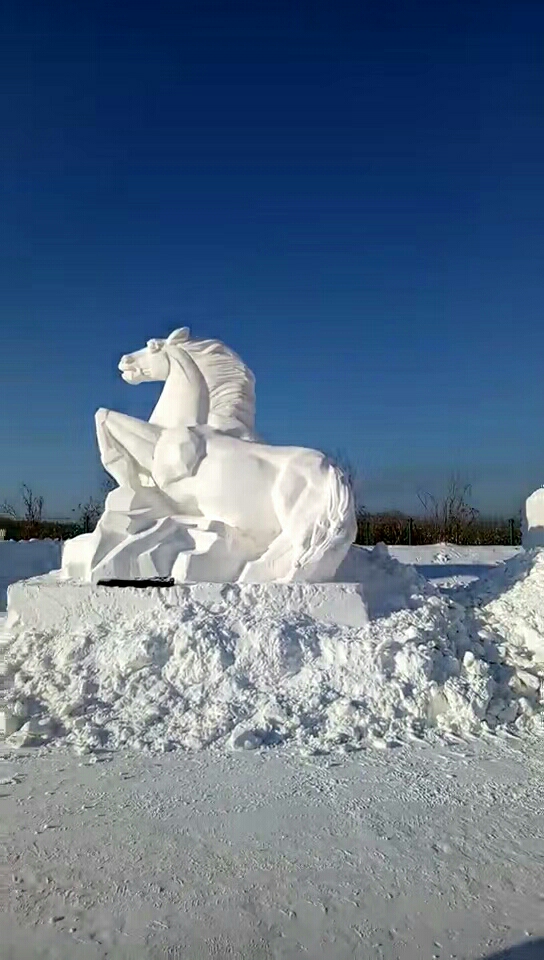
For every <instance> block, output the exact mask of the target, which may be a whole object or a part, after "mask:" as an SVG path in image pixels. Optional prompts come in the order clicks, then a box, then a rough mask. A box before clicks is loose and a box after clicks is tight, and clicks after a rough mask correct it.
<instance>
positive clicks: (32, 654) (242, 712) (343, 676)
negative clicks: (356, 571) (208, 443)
mask: <svg viewBox="0 0 544 960" xmlns="http://www.w3.org/2000/svg"><path fill="white" fill-rule="evenodd" d="M538 559H539V564H541V563H542V557H540V558H538ZM352 561H353V562H354V563H355V562H357V563H361V564H364V565H365V569H366V574H367V575H368V576H369V577H370V578H371V577H372V576H373V577H375V578H376V583H378V582H380V580H381V581H382V582H383V580H384V579H386V580H387V582H388V586H389V592H390V595H391V596H392V597H395V598H396V601H395V603H394V604H393V605H392V606H393V609H392V610H387V609H385V608H383V605H382V609H376V610H374V612H373V613H372V614H371V619H370V622H369V623H367V624H366V625H365V626H364V627H361V628H354V627H348V626H340V625H338V624H336V623H326V622H323V621H321V620H319V619H317V618H314V617H313V616H311V615H310V614H309V613H308V611H306V612H304V613H301V612H299V611H297V610H296V609H293V608H291V609H287V610H284V609H282V608H281V606H280V605H278V604H274V603H271V602H270V600H269V598H268V597H267V590H266V589H264V588H263V589H259V590H258V591H256V592H255V594H254V596H253V599H252V602H244V599H243V594H242V593H241V592H240V591H236V589H235V587H233V588H232V589H231V590H229V589H224V590H222V591H221V592H220V594H218V599H217V603H215V604H214V606H213V609H210V608H207V609H204V608H203V606H202V605H201V604H199V603H198V602H196V601H195V600H194V598H191V593H190V591H188V592H187V593H186V595H184V598H182V599H181V600H180V602H179V604H178V603H176V605H175V606H172V607H169V606H168V605H166V604H164V605H160V606H159V608H158V609H157V611H156V612H155V613H154V614H153V615H151V614H150V613H144V614H142V613H140V614H138V615H137V616H135V617H133V618H132V619H128V620H127V619H122V618H121V619H118V620H117V621H115V620H114V621H113V622H112V621H110V622H109V623H107V624H106V623H103V624H101V623H100V622H96V619H95V621H94V622H92V623H88V624H85V622H83V621H82V622H81V627H80V629H78V630H77V631H74V630H73V629H72V630H66V629H65V628H63V627H62V626H60V627H59V628H58V629H56V630H53V629H51V630H49V631H47V632H38V631H36V630H29V631H27V632H25V633H21V634H19V635H17V636H16V637H15V638H14V639H13V640H12V641H11V642H10V643H8V645H7V648H6V652H5V656H6V667H5V670H6V673H7V674H8V678H9V687H10V689H9V692H8V704H7V706H8V709H7V713H6V728H7V729H6V732H7V733H8V734H9V736H8V743H11V744H12V745H14V746H21V745H29V744H31V743H46V742H47V741H49V740H55V739H61V740H65V741H67V742H69V743H72V744H74V745H75V746H76V748H77V749H78V750H80V751H81V752H87V751H94V750H99V749H104V748H107V749H115V748H119V747H126V748H131V749H132V748H139V749H147V750H150V751H153V752H162V751H165V750H171V749H175V748H179V747H181V748H188V749H194V748H202V747H206V746H209V745H212V744H217V745H224V746H228V747H234V748H245V749H253V748H258V747H261V746H272V745H275V744H280V743H285V742H289V741H290V742H295V743H297V744H299V745H300V746H301V747H303V748H304V749H309V750H313V751H322V750H329V749H331V748H333V747H337V746H339V745H342V746H343V748H344V749H359V748H361V747H364V746H366V745H375V746H380V747H381V746H388V745H395V744H398V743H400V742H402V741H404V740H406V739H408V738H411V737H413V736H418V737H425V736H431V737H434V736H436V735H437V734H439V735H447V734H449V733H453V734H457V735H467V734H478V733H481V732H484V731H485V730H489V729H492V730H495V729H497V728H506V727H510V726H511V727H513V728H514V729H518V730H519V729H523V728H528V729H532V728H533V727H536V726H537V725H538V716H537V715H538V712H539V710H540V707H541V705H542V699H543V688H542V679H541V678H542V676H543V675H544V674H543V673H539V672H538V669H536V668H535V665H534V664H533V663H532V662H531V663H529V662H528V661H527V660H526V659H523V658H522V661H521V664H520V663H517V662H515V658H514V660H513V659H512V657H511V654H510V649H509V645H508V642H507V641H505V640H504V638H503V637H502V635H501V634H495V633H494V630H493V629H492V627H491V625H490V621H489V622H488V620H487V619H486V615H485V613H484V611H482V610H481V609H480V610H477V611H474V610H473V609H472V608H471V607H468V606H466V605H463V604H461V603H455V602H454V601H453V600H451V599H450V598H448V597H445V596H441V595H440V594H439V593H438V591H437V590H436V589H435V588H434V587H432V586H431V585H430V584H428V583H427V581H425V580H424V579H423V578H422V577H420V576H419V575H418V574H417V572H416V571H415V570H413V569H412V568H408V567H406V565H402V564H399V563H398V562H397V561H395V560H393V559H391V557H389V556H388V554H387V551H386V550H385V549H384V548H378V549H376V550H375V551H373V552H371V553H370V552H368V551H367V552H365V559H360V558H359V559H357V560H355V559H354V557H353V556H352ZM350 562H351V561H350ZM541 575H544V572H543V570H542V569H541V570H540V573H539V576H541ZM235 586H236V585H235ZM371 593H372V591H371ZM399 598H403V605H402V608H398V600H399ZM528 676H530V677H531V678H532V679H528Z"/></svg>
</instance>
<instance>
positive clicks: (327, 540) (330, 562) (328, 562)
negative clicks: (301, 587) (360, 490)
mask: <svg viewBox="0 0 544 960" xmlns="http://www.w3.org/2000/svg"><path fill="white" fill-rule="evenodd" d="M324 467H325V471H326V477H325V478H324V480H325V482H324V484H323V486H322V490H323V493H324V497H323V499H322V500H321V502H320V506H319V508H318V513H317V516H316V515H314V518H313V524H312V526H311V529H310V530H309V531H308V537H307V538H306V539H305V542H304V545H303V549H302V551H301V552H300V553H299V554H298V556H297V557H296V562H295V566H296V570H297V571H300V573H299V574H298V575H297V573H295V576H294V579H295V580H312V579H314V576H315V579H316V580H318V579H319V580H326V579H327V578H332V577H333V576H334V574H335V573H336V571H337V569H338V567H339V566H340V564H341V562H342V560H343V559H344V557H345V555H346V553H347V551H348V549H349V547H350V546H351V544H352V543H353V541H354V540H355V535H356V533H357V516H356V511H355V501H354V496H353V491H352V488H351V485H350V484H349V483H348V481H347V479H346V477H345V475H344V473H343V472H342V470H340V468H339V467H337V466H336V465H335V464H333V463H331V462H330V461H329V460H326V461H325V463H324ZM312 574H314V576H312Z"/></svg>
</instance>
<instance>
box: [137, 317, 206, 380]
mask: <svg viewBox="0 0 544 960" xmlns="http://www.w3.org/2000/svg"><path fill="white" fill-rule="evenodd" d="M190 336H191V334H190V331H189V328H188V327H180V328H179V330H174V332H173V333H171V334H170V336H169V337H168V338H167V339H166V340H156V339H154V340H148V341H147V343H146V345H145V347H143V348H142V349H141V350H136V351H135V352H134V353H126V354H125V355H124V356H122V357H121V359H120V361H119V370H120V371H121V376H122V377H123V380H124V381H125V382H126V383H131V384H136V383H144V382H151V381H163V380H166V379H167V378H168V374H169V373H170V362H171V358H170V356H169V348H171V347H176V346H181V345H182V344H185V343H187V341H188V340H189V339H190Z"/></svg>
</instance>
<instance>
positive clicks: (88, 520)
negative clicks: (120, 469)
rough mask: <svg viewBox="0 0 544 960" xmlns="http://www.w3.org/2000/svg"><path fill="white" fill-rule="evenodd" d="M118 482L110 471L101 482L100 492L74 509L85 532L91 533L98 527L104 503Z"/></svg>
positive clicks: (78, 523) (80, 527) (80, 526)
mask: <svg viewBox="0 0 544 960" xmlns="http://www.w3.org/2000/svg"><path fill="white" fill-rule="evenodd" d="M116 486H117V484H116V482H115V480H114V479H113V477H110V475H109V473H105V474H104V477H103V479H102V483H101V484H100V492H99V493H98V494H97V496H91V497H89V498H88V500H86V501H85V502H84V503H79V504H78V505H77V507H76V509H75V510H74V513H75V514H76V517H77V525H78V528H79V529H80V530H82V531H83V533H90V532H91V531H92V530H94V528H95V527H96V525H97V523H98V521H99V520H100V517H101V516H102V514H103V512H104V504H105V501H106V497H107V495H108V493H111V491H112V490H115V488H116Z"/></svg>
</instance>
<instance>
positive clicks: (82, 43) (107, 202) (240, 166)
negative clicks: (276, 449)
mask: <svg viewBox="0 0 544 960" xmlns="http://www.w3.org/2000/svg"><path fill="white" fill-rule="evenodd" d="M543 40H544V6H543V5H542V4H539V3H536V2H531V3H527V2H524V0H520V2H512V3H501V2H500V0H497V2H494V3H487V2H485V0H483V2H481V3H473V2H470V3H469V2H466V3H463V2H455V3H451V2H448V0H446V2H443V3H436V2H432V3H429V2H427V0H414V2H403V3H398V4H397V3H395V2H391V3H389V2H388V3H384V2H382V0H380V2H375V3H361V4H355V3H344V2H335V3H320V2H319V0H314V2H313V3H312V4H302V3H298V2H296V0H289V2H283V0H279V2H275V3H274V4H260V3H255V2H253V0H251V2H247V3H237V2H235V0H234V2H230V0H229V2H227V0H225V2H223V3H209V2H208V0H198V2H194V3H180V2H171V3H164V2H160V0H159V2H154V3H150V2H146V3H140V2H138V0H132V2H130V3H128V2H126V3H125V2H123V3H118V2H113V3H111V2H110V3H103V2H101V0H98V2H95V3H93V4H90V3H81V4H79V3H78V4H74V3H62V2H55V0H51V2H49V3H47V4H43V3H39V4H38V3H36V4H34V3H32V2H28V3H24V4H21V5H15V4H13V5H12V7H11V9H10V10H9V11H8V12H7V14H6V20H5V22H4V24H3V31H2V36H1V38H0V112H1V124H2V147H1V149H0V173H1V177H0V183H1V190H2V197H1V209H2V216H1V217H0V291H1V298H0V332H1V342H2V350H1V353H0V444H1V449H2V452H3V456H2V460H1V466H0V500H1V499H3V498H14V497H15V496H16V492H17V488H18V485H19V483H20V482H22V481H24V482H26V483H29V484H31V485H32V486H33V487H34V488H35V489H36V490H37V491H38V492H40V493H43V494H44V496H45V499H46V504H47V507H48V509H49V513H50V514H52V515H63V516H64V515H68V514H69V513H70V510H71V509H72V507H73V506H74V505H75V504H76V503H77V502H78V501H79V500H82V499H85V498H86V497H87V496H88V495H89V494H91V493H93V492H94V491H95V490H96V489H97V487H98V485H99V483H100V469H99V466H98V461H97V454H96V449H95V442H94V432H93V413H94V410H95V409H96V408H97V407H99V406H106V407H110V408H112V409H117V410H123V411H125V412H128V413H132V414H133V415H136V416H141V417H144V416H147V415H148V413H149V411H150V408H151V405H152V403H153V400H154V398H155V396H156V388H155V387H154V386H147V385H144V386H140V387H138V388H131V387H129V386H127V385H126V384H124V383H123V382H122V381H121V380H120V379H119V377H118V374H117V372H116V364H117V360H118V357H119V355H120V354H121V353H125V352H128V351H130V350H132V349H135V348H139V347H140V346H143V344H144V342H145V341H146V340H147V339H148V338H149V337H151V336H161V335H165V334H167V333H168V332H169V331H170V330H171V329H172V328H174V327H176V326H181V325H185V324H188V325H190V326H191V327H192V329H193V331H194V333H195V334H197V335H201V336H218V337H220V338H221V339H224V340H225V341H226V342H227V343H229V344H230V345H231V346H233V347H234V348H235V349H237V350H238V352H239V353H240V354H241V355H242V356H243V357H244V359H245V360H246V362H248V363H249V364H250V365H251V366H252V368H253V369H254V371H255V373H256V376H257V418H258V427H259V429H260V431H261V433H262V434H263V435H264V436H265V437H266V438H268V439H269V440H270V442H272V443H282V444H284V443H295V444H302V445H307V446H315V447H319V448H322V449H325V450H327V451H334V450H337V449H342V450H343V451H345V452H346V453H347V454H348V455H349V457H350V458H351V460H352V461H353V462H354V464H355V465H356V466H357V467H358V470H359V474H360V478H361V484H362V496H363V500H364V502H365V503H366V504H367V505H368V506H369V507H370V508H374V509H375V508H380V507H391V506H394V507H398V508H401V509H407V510H415V509H416V507H417V497H416V493H417V490H418V489H419V488H427V489H431V490H433V491H437V492H439V491H440V489H441V487H442V486H443V484H444V482H445V481H446V479H447V478H448V476H449V475H450V474H451V473H452V472H453V471H455V472H459V473H460V474H461V475H462V476H463V477H464V478H466V480H467V481H470V482H472V483H473V486H474V494H475V498H476V500H477V502H478V504H479V505H480V506H481V507H482V508H485V509H487V510H489V511H498V510H500V511H502V510H504V511H508V512H512V511H513V510H515V509H517V507H518V506H519V503H520V502H521V499H522V498H523V497H524V496H525V495H526V494H527V493H528V492H530V491H531V489H533V488H534V487H535V486H536V485H539V484H540V483H542V482H544V439H543V435H542V428H541V425H542V419H543V385H542V375H541V370H542V367H543V355H544V324H543V322H542V311H543V304H544V269H543V253H544V240H543V231H542V222H543V215H544V177H543V175H542V171H543V161H544V124H543V120H544V117H543V111H544V73H543V70H544V68H543V65H542V49H543Z"/></svg>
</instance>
